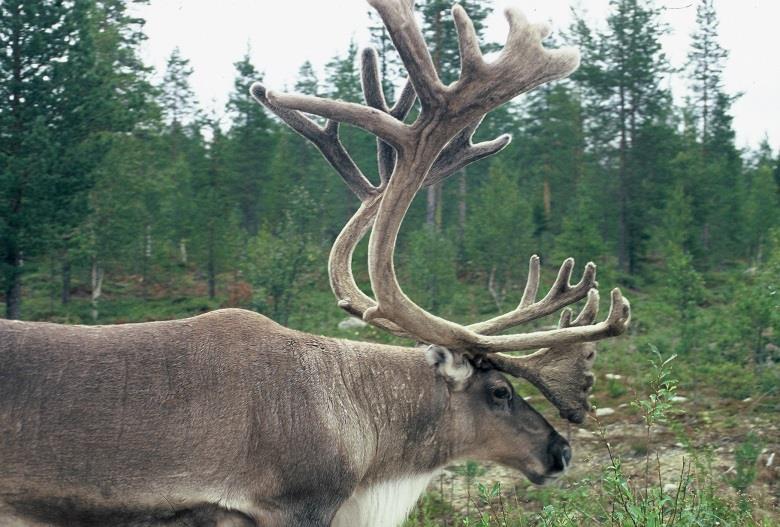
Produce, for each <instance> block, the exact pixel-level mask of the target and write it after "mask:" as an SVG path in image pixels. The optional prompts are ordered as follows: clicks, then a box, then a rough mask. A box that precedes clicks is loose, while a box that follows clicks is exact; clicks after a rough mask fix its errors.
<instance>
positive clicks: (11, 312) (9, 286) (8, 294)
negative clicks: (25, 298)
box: [4, 240, 22, 320]
mask: <svg viewBox="0 0 780 527" xmlns="http://www.w3.org/2000/svg"><path fill="white" fill-rule="evenodd" d="M5 254H6V256H5V262H4V263H5V268H6V271H5V318H7V319H11V320H15V319H18V318H19V317H20V316H21V314H22V269H21V268H22V256H21V254H20V253H19V250H18V248H17V247H16V244H15V243H13V241H11V240H6V253H5Z"/></svg>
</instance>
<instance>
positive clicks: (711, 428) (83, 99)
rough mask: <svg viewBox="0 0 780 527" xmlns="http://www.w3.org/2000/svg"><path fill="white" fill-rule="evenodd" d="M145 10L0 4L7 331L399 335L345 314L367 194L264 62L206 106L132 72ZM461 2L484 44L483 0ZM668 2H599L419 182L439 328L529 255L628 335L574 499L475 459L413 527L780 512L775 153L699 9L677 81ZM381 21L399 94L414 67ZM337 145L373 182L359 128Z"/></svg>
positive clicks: (312, 86) (478, 304)
mask: <svg viewBox="0 0 780 527" xmlns="http://www.w3.org/2000/svg"><path fill="white" fill-rule="evenodd" d="M152 1H162V0H152ZM146 3H148V0H0V49H2V50H3V52H2V53H0V283H1V286H2V287H0V307H1V308H2V309H3V313H2V316H4V317H5V318H10V319H23V320H41V321H51V322H59V323H68V324H114V323H127V322H139V321H149V320H163V319H172V318H180V317H186V316H192V315H196V314H199V313H203V312H206V311H209V310H213V309H219V308H222V307H240V308H245V309H249V310H254V311H257V312H259V313H262V314H264V315H266V316H268V317H269V318H272V319H273V320H275V321H277V322H279V323H280V324H283V325H286V326H288V327H292V328H295V329H301V330H304V331H308V332H312V333H317V334H324V335H330V336H336V337H342V338H352V339H361V340H376V341H379V342H398V343H405V344H411V342H408V341H407V342H405V341H403V339H401V338H398V337H394V336H392V335H389V334H386V333H383V332H381V331H378V330H377V329H375V328H373V327H371V326H366V325H364V324H362V323H360V322H355V321H353V322H352V323H346V324H345V323H344V322H345V318H346V314H345V313H344V312H343V311H341V310H340V309H339V308H338V306H337V305H336V300H335V298H334V297H333V294H332V293H331V290H330V287H329V284H328V276H327V261H328V252H329V250H330V247H331V245H332V243H333V241H334V240H335V238H336V236H337V235H338V234H339V232H340V231H341V229H342V227H343V226H344V225H345V223H346V222H347V220H348V219H349V218H350V217H351V216H352V214H353V213H354V212H355V210H356V209H357V207H358V205H359V203H358V201H357V200H356V199H355V197H354V196H353V194H352V193H351V192H350V190H349V189H348V188H347V187H346V186H345V185H344V183H343V181H342V180H341V178H339V177H338V175H337V174H336V173H335V172H334V171H333V169H332V168H331V167H330V166H329V165H328V163H327V162H326V161H325V160H324V159H323V157H322V155H321V154H320V153H319V152H318V151H317V150H316V149H315V148H314V147H313V146H312V145H311V144H309V143H308V142H307V141H305V140H304V139H303V138H301V137H300V136H299V135H297V134H296V133H295V132H293V131H291V130H290V129H289V128H288V127H287V126H285V125H284V124H283V123H282V122H281V121H279V120H278V119H277V118H276V117H275V116H274V115H272V114H271V113H269V112H267V111H266V110H265V109H264V108H263V107H262V106H261V105H260V104H258V103H257V102H256V101H255V100H253V99H252V97H251V96H250V94H249V87H250V85H251V84H252V83H253V82H255V81H262V80H263V70H262V64H254V63H253V62H252V60H251V58H250V56H249V54H247V55H245V56H243V57H240V56H239V57H235V64H234V66H235V80H234V85H233V89H232V91H231V93H230V96H229V100H228V103H227V106H226V107H225V108H224V111H219V112H214V111H208V110H204V108H205V106H204V105H203V101H198V100H197V97H196V94H195V92H194V90H193V88H192V86H191V83H190V77H191V75H192V73H193V68H192V66H191V64H190V62H189V60H188V57H186V56H184V54H183V53H182V52H181V51H179V50H178V48H177V49H175V50H174V51H173V52H172V53H171V54H170V56H169V58H168V61H167V65H166V68H165V70H164V71H160V72H155V71H154V70H153V68H151V67H150V66H149V65H147V64H145V63H144V61H143V60H142V59H141V53H140V49H141V45H142V44H143V42H144V40H145V38H146V36H145V34H144V20H143V19H141V18H138V16H137V13H138V12H139V11H138V9H137V7H138V6H139V5H141V4H146ZM452 3H453V2H452V0H417V10H418V11H419V13H420V20H421V22H422V28H423V32H424V33H425V34H426V40H427V42H428V43H429V46H430V51H431V56H432V58H433V61H434V64H435V66H436V68H437V69H438V71H439V75H440V76H441V78H442V80H443V81H444V82H445V83H448V82H452V81H453V80H455V79H456V78H457V75H458V71H459V58H458V40H457V35H456V33H455V26H454V25H453V23H452V16H451V13H450V8H451V6H452ZM460 3H461V4H462V5H464V7H466V10H467V11H468V13H469V15H470V16H471V18H472V19H473V20H474V22H475V27H476V29H477V32H478V33H480V34H481V33H482V32H483V30H484V28H483V22H484V20H485V19H486V17H487V16H488V15H489V14H490V13H491V11H492V9H493V6H492V3H491V1H490V0H460ZM661 9H662V7H661V6H660V3H659V2H657V1H655V0H610V8H609V14H608V18H607V19H606V20H605V21H604V23H603V24H602V25H599V26H598V27H596V26H594V25H593V24H591V23H589V22H588V21H587V20H586V19H585V18H584V17H579V16H577V15H576V10H575V16H574V18H573V20H574V21H573V23H572V24H571V25H570V26H568V27H564V28H560V31H558V32H557V33H556V34H554V35H553V37H551V38H550V39H548V41H547V42H546V45H547V46H549V47H557V46H561V45H572V46H576V47H578V48H579V49H580V50H581V54H582V65H581V66H580V68H579V69H578V70H577V71H576V72H575V73H574V74H573V75H572V76H571V77H570V78H568V79H566V80H564V81H559V82H554V83H551V84H549V85H544V86H543V87H541V88H539V89H536V90H534V91H532V92H530V93H528V94H525V95H523V96H521V97H519V98H518V99H516V100H514V101H512V102H511V103H509V104H507V105H505V106H503V107H501V108H500V109H498V110H497V111H494V112H492V113H491V114H489V115H488V116H487V118H486V119H485V121H484V122H483V124H482V125H481V127H480V128H479V130H478V131H477V133H476V137H475V140H476V139H480V140H486V139H492V138H495V137H497V136H498V135H500V134H503V133H510V134H511V135H512V142H511V143H510V144H509V146H508V147H507V148H506V149H505V150H503V151H502V152H501V153H499V154H498V155H496V156H492V157H490V158H487V159H485V160H483V161H480V162H479V163H475V164H473V165H470V166H469V167H468V168H465V169H462V170H461V171H460V172H458V173H456V174H455V175H454V176H453V177H451V178H450V179H448V180H447V182H446V183H445V184H441V183H439V184H435V185H432V186H430V187H428V188H427V189H424V190H422V191H421V192H420V193H419V195H418V196H417V198H416V199H415V201H414V203H413V205H412V208H411V209H410V211H409V212H408V214H407V216H406V219H405V221H404V223H403V227H402V231H401V237H400V240H399V243H398V249H397V258H396V260H397V261H396V264H397V268H398V274H399V279H400V281H401V283H402V285H403V287H404V290H405V291H407V292H408V293H409V295H410V296H411V297H412V298H413V300H414V301H415V302H417V303H418V304H419V305H421V306H422V307H424V308H425V309H427V310H429V311H431V312H433V313H436V314H441V315H442V316H446V317H447V318H449V319H451V320H456V321H458V322H463V323H466V322H468V323H471V322H472V321H474V320H479V319H484V318H487V317H490V316H494V315H496V314H499V313H503V312H505V311H507V310H508V309H512V307H513V306H514V305H516V304H517V302H518V301H519V299H520V297H521V296H522V293H523V286H524V284H525V280H526V274H527V272H528V258H529V257H530V256H531V255H532V254H538V255H539V256H540V258H541V261H542V280H543V283H545V284H549V283H551V282H552V280H553V278H554V277H555V273H556V272H557V270H558V267H559V266H560V264H561V262H562V261H563V260H564V259H565V258H567V257H569V256H572V257H574V259H575V261H576V262H577V264H576V270H575V275H576V274H577V273H578V272H580V271H579V270H581V268H582V266H583V265H584V264H585V263H586V262H588V261H593V262H595V263H596V264H597V265H598V281H599V284H600V285H601V289H602V291H608V290H609V289H611V288H612V287H616V286H619V287H621V288H622V290H623V292H624V293H625V294H626V296H627V297H629V298H630V299H631V303H632V309H633V313H632V323H631V326H630V328H629V331H628V334H627V336H623V337H621V338H619V339H613V340H611V341H608V342H604V343H600V344H599V350H600V351H599V357H598V360H597V362H596V365H595V367H594V372H595V373H596V385H595V388H594V399H593V404H594V406H595V407H596V408H597V411H596V414H595V415H594V417H593V418H591V419H589V420H588V422H587V423H586V424H584V425H582V427H581V428H578V427H576V426H570V427H569V428H568V430H567V433H568V434H569V437H570V440H571V442H572V445H573V449H574V451H575V467H573V469H572V472H571V474H570V475H569V476H567V477H566V478H565V479H564V481H563V482H561V483H560V484H557V485H555V486H553V487H535V486H532V485H530V484H529V483H528V482H527V481H526V480H525V479H524V478H523V477H522V475H521V474H519V473H514V472H511V471H509V470H504V469H502V468H501V467H497V466H492V465H485V464H480V463H477V462H472V461H468V462H464V464H462V465H458V466H455V467H450V468H448V469H447V470H445V471H444V472H443V474H442V476H441V477H440V478H438V479H437V480H435V482H434V484H433V485H432V486H431V487H430V488H429V489H428V492H427V493H426V494H425V495H424V497H423V498H422V499H421V501H420V502H419V503H418V505H417V507H416V508H415V510H414V511H413V512H412V514H411V515H410V517H409V519H408V520H407V522H406V523H405V524H404V525H406V526H407V527H412V526H429V525H430V526H434V525H435V526H439V525H447V526H455V525H471V526H474V525H480V526H499V525H505V526H525V525H529V526H530V525H534V526H535V525H545V526H547V525H549V526H568V525H620V526H623V525H626V526H628V525H631V526H635V527H638V526H643V525H657V526H662V525H663V526H666V525H686V526H687V525H692V526H693V525H777V524H778V522H780V456H778V457H777V458H775V453H776V452H779V451H780V420H778V417H777V416H778V415H780V292H779V291H778V290H779V289H780V152H778V151H777V150H774V149H773V148H772V146H771V145H770V142H769V141H768V140H765V141H763V142H761V143H760V144H755V145H752V146H750V147H741V146H738V143H737V140H736V135H735V129H734V126H733V105H734V103H735V101H737V100H738V98H739V97H743V96H747V95H746V94H741V93H730V92H729V91H727V90H726V88H725V86H724V80H723V72H724V68H725V67H726V63H727V59H728V56H729V50H728V49H725V48H724V47H723V46H722V45H721V42H720V38H719V32H718V30H719V16H718V11H717V9H716V2H714V0H695V1H694V2H693V3H692V5H691V7H690V9H695V10H696V27H695V31H694V32H693V33H692V34H691V35H690V40H689V49H688V52H687V61H686V63H685V64H682V65H680V64H675V65H672V64H671V63H670V61H669V59H668V58H667V56H666V55H665V54H664V52H663V48H662V45H661V39H662V38H663V36H664V35H665V34H666V33H667V32H668V31H669V28H668V27H667V26H666V25H665V24H664V23H662V21H661V17H660V13H661ZM374 21H375V22H376V26H375V27H372V29H371V34H372V45H373V46H374V47H375V49H376V50H377V53H378V56H379V61H380V66H381V70H382V74H383V81H384V84H385V86H384V90H385V93H386V96H387V98H388V100H389V101H392V100H394V98H395V97H397V96H398V92H399V87H400V85H401V84H402V81H403V79H404V76H405V72H404V71H403V68H402V65H401V62H400V60H399V58H398V57H397V55H396V53H395V50H394V48H393V46H392V43H391V42H390V39H389V36H388V35H387V33H386V32H385V31H384V30H383V28H382V25H381V23H380V21H379V20H378V18H375V19H374ZM492 45H493V44H491V43H490V42H483V50H486V51H489V50H490V46H492ZM770 52H771V50H770ZM672 74H674V75H675V76H677V77H678V78H684V79H685V90H686V91H685V93H684V94H683V95H684V97H673V96H672V92H671V89H670V83H669V82H668V78H669V76H670V75H672ZM360 86H361V80H360V49H359V48H358V46H357V45H355V44H352V45H350V46H349V47H348V48H347V49H344V50H343V52H342V53H341V54H339V55H337V56H334V57H333V58H332V59H331V60H330V61H329V62H328V63H327V64H325V65H324V67H320V65H315V64H312V63H311V62H305V63H303V64H301V65H300V69H299V71H298V76H297V82H296V84H295V86H294V87H293V86H290V87H289V89H290V91H296V92H299V93H304V94H311V95H320V96H327V97H330V98H335V99H341V100H344V101H352V102H362V92H361V89H360ZM412 112H413V113H414V112H415V110H414V109H413V110H412ZM341 136H342V141H343V142H344V144H345V146H346V147H347V150H348V151H349V152H350V154H351V155H352V157H353V158H354V160H355V162H356V163H357V165H359V166H360V168H361V169H362V170H363V171H364V172H365V173H366V175H368V176H369V178H370V179H372V180H378V177H379V176H378V174H377V168H376V167H377V161H376V155H377V154H376V139H375V137H374V136H372V135H369V134H368V133H365V132H363V131H361V130H359V129H357V128H352V127H348V126H342V129H341ZM366 260H367V244H366V243H365V241H364V242H363V243H361V244H360V245H359V246H358V248H357V250H356V252H355V257H354V262H355V264H354V273H355V277H356V279H357V281H358V283H359V284H360V285H361V287H364V289H365V290H366V291H367V292H370V284H369V277H368V271H367V267H366ZM602 309H604V308H602ZM602 316H603V314H602ZM556 322H557V320H552V319H544V320H542V321H541V322H539V323H538V324H536V325H535V326H534V327H536V328H542V327H547V326H551V325H554V324H555V323H556ZM517 390H518V391H519V392H521V393H523V394H525V395H528V396H529V397H530V399H531V400H532V401H533V404H534V405H535V407H537V408H538V409H539V410H540V411H542V412H543V413H544V414H545V415H548V416H549V417H550V418H551V419H554V418H557V415H556V412H554V410H552V409H551V407H550V405H549V404H547V403H546V402H545V401H543V398H542V397H540V396H538V393H536V392H534V391H533V390H532V389H531V388H530V387H528V386H524V385H523V383H520V382H518V384H517ZM561 427H564V429H565V425H564V424H563V423H560V421H559V430H561V433H564V431H563V430H562V429H561Z"/></svg>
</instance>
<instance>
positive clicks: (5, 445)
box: [0, 309, 474, 525]
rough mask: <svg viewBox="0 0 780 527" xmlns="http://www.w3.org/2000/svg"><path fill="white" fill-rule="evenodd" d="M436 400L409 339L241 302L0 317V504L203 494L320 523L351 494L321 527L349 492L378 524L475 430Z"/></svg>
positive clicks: (267, 515)
mask: <svg viewBox="0 0 780 527" xmlns="http://www.w3.org/2000/svg"><path fill="white" fill-rule="evenodd" d="M450 403H451V400H450V397H449V390H448V387H447V383H446V382H445V380H444V379H443V378H442V377H440V376H437V375H436V374H435V372H434V371H433V369H432V368H430V366H428V364H427V363H426V361H425V357H424V353H423V352H422V351H421V350H417V349H409V348H401V347H393V346H385V345H379V344H369V343H362V342H351V341H344V340H337V339H330V338H325V337H318V336H313V335H307V334H304V333H300V332H297V331H293V330H290V329H287V328H284V327H282V326H279V325H278V324H276V323H274V322H272V321H270V320H269V319H267V318H265V317H263V316H261V315H258V314H256V313H252V312H249V311H243V310H236V309H227V310H220V311H215V312H212V313H208V314H205V315H201V316H198V317H194V318H189V319H184V320H176V321H168V322H151V323H143V324H127V325H117V326H97V327H90V326H62V325H57V324H47V323H31V322H16V321H0V474H2V476H1V477H0V503H2V504H3V505H2V506H0V511H3V509H5V512H6V513H10V512H13V511H17V512H15V513H14V514H30V515H31V516H30V517H32V518H35V517H38V518H42V519H43V520H44V521H53V520H54V518H57V517H62V515H63V514H64V513H63V510H62V509H64V508H70V509H72V510H77V509H84V510H95V509H97V510H105V511H107V514H110V513H111V511H115V512H116V514H120V513H123V514H124V513H128V512H139V511H144V510H149V511H152V510H159V511H162V512H170V511H171V510H182V509H195V508H199V507H204V506H209V505H213V506H217V507H223V508H226V509H233V510H238V511H241V512H242V513H244V514H247V515H249V516H251V517H254V518H257V519H258V521H260V524H261V525H265V524H266V523H268V524H269V525H270V524H273V525H276V524H279V525H293V524H295V521H298V522H301V523H300V524H301V525H308V524H311V525H319V524H320V522H323V524H324V522H325V520H326V519H330V518H331V517H332V516H333V514H334V513H335V512H336V510H338V508H339V507H340V506H341V505H342V504H343V503H344V502H345V501H347V500H348V499H349V498H350V496H352V495H353V494H356V496H355V497H354V499H353V500H352V501H351V502H350V503H349V505H348V506H347V507H345V509H344V511H343V512H342V514H341V515H340V518H341V520H337V522H336V523H335V524H336V525H360V523H359V522H357V521H356V519H355V517H354V516H355V515H359V516H360V517H362V518H370V517H371V515H372V514H375V512H376V511H371V510H367V509H366V507H367V505H366V503H375V504H377V506H378V504H384V506H385V507H387V506H390V507H391V508H392V507H393V506H394V505H400V507H399V508H398V510H396V511H395V514H394V516H396V517H393V518H391V517H389V513H387V512H385V513H381V516H382V517H383V518H384V521H386V522H388V523H387V525H395V524H396V523H397V522H398V521H400V519H402V518H403V515H404V514H405V513H406V512H408V509H409V508H411V506H412V505H413V504H414V501H415V500H416V499H417V496H418V495H419V494H420V492H422V490H424V488H425V484H426V483H427V481H428V480H429V479H430V477H431V475H432V474H433V473H434V471H435V470H436V469H437V468H438V467H440V466H442V465H443V464H445V463H447V462H450V461H452V460H453V459H454V458H456V457H459V456H460V455H465V454H467V453H468V446H469V445H468V442H469V441H468V440H469V437H468V436H469V435H470V434H473V433H474V431H473V430H469V428H468V426H467V424H468V423H467V421H468V416H467V415H466V416H465V417H464V416H463V415H461V416H459V418H458V429H459V430H460V432H458V433H456V434H453V431H454V430H453V424H454V420H453V413H452V407H451V406H450ZM434 447H435V448H434ZM356 491H357V492H356ZM388 494H394V495H395V498H396V499H393V500H387V499H385V498H387V497H388V496H387V495H388ZM380 495H381V496H380ZM361 497H362V499H363V501H361ZM378 497H381V498H382V499H377V498H378ZM404 497H405V499H400V498H404ZM401 502H403V503H401ZM312 504H317V505H316V506H314V507H313V506H312ZM166 509H167V511H166ZM369 509H371V507H369ZM399 514H400V517H398V515H399ZM309 516H311V517H309ZM0 518H2V517H0ZM348 519H349V520H350V521H349V522H348V521H347V520H348ZM307 521H310V522H311V523H306V522H307ZM339 521H341V523H339ZM0 525H5V524H3V523H2V519H0ZM366 525H382V524H381V523H378V522H375V523H366Z"/></svg>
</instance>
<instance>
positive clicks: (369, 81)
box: [360, 47, 417, 189]
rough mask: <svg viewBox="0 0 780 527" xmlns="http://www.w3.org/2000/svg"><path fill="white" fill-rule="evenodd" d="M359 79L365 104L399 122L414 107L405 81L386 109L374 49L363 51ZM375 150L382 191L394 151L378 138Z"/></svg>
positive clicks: (412, 93)
mask: <svg viewBox="0 0 780 527" xmlns="http://www.w3.org/2000/svg"><path fill="white" fill-rule="evenodd" d="M360 78H361V82H362V86H363V97H364V99H365V101H366V104H367V105H369V106H370V107H372V108H375V109H377V110H379V111H381V112H384V113H387V114H389V115H390V116H392V117H395V118H396V119H397V120H399V121H403V120H404V119H405V118H406V116H407V114H408V113H409V111H410V110H411V109H412V106H414V102H415V100H417V95H416V94H415V92H414V87H413V86H412V83H411V82H410V81H409V79H407V80H406V83H405V84H404V87H403V90H401V95H400V96H399V98H398V100H397V101H396V103H395V105H393V107H392V108H388V107H387V101H386V99H385V94H384V91H383V89H382V79H380V77H379V58H378V57H377V54H376V50H375V49H374V48H371V47H368V48H365V49H364V50H363V55H362V57H361V75H360ZM376 150H377V168H378V170H379V182H380V185H379V188H380V189H382V188H384V187H385V186H387V182H388V181H389V180H390V175H391V174H392V172H393V166H395V158H396V154H395V149H393V147H392V146H391V145H389V144H388V143H386V142H385V141H383V140H382V139H381V138H379V137H377V139H376Z"/></svg>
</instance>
